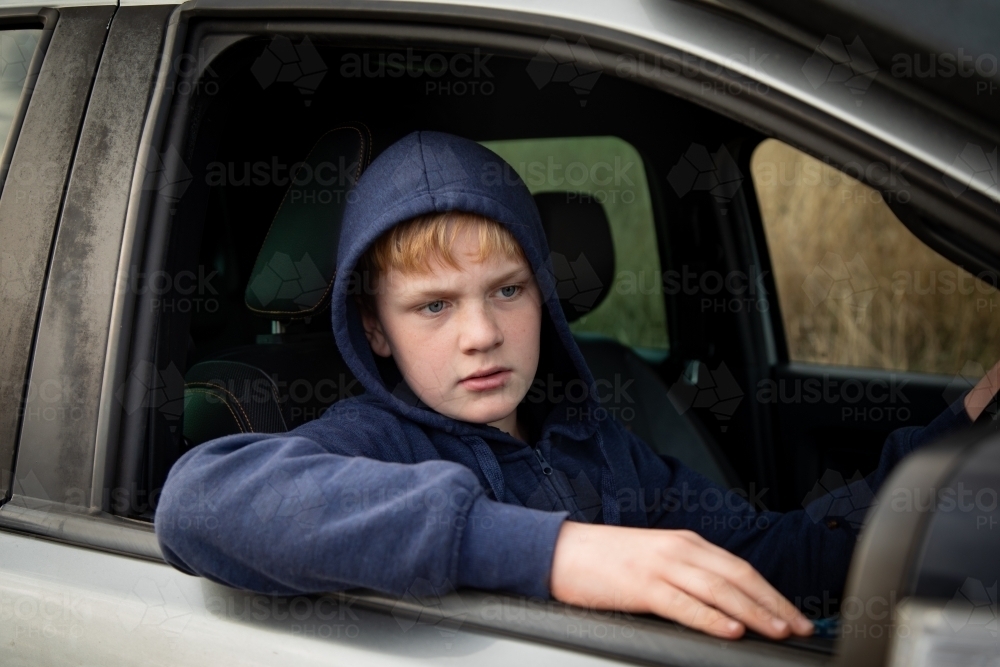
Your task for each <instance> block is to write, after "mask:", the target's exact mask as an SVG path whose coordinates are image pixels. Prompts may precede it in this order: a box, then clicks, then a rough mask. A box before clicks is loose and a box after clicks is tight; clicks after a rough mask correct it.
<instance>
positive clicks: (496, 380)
mask: <svg viewBox="0 0 1000 667" xmlns="http://www.w3.org/2000/svg"><path fill="white" fill-rule="evenodd" d="M511 374H512V371H511V370H510V369H509V368H504V367H502V366H492V367H490V368H484V369H483V370H480V371H476V372H475V373H472V374H470V375H467V376H465V377H464V378H462V379H461V380H459V381H458V383H459V384H460V385H462V386H463V387H465V388H466V389H469V390H471V391H487V390H489V389H496V388H497V387H502V386H503V385H505V384H506V383H507V380H508V379H510V376H511Z"/></svg>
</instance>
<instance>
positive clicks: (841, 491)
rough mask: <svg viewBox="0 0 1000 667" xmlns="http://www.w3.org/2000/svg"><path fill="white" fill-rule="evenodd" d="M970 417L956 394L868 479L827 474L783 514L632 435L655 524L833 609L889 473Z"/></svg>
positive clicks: (898, 434)
mask: <svg viewBox="0 0 1000 667" xmlns="http://www.w3.org/2000/svg"><path fill="white" fill-rule="evenodd" d="M969 423H970V421H969V418H968V415H967V414H966V412H965V410H964V408H963V407H962V398H959V399H958V400H957V401H956V402H955V403H953V404H952V405H951V406H950V407H949V408H946V409H945V410H944V411H943V412H942V413H941V414H940V415H938V416H937V417H936V418H935V419H934V420H933V421H932V422H931V423H930V424H928V425H927V426H924V427H905V428H900V429H896V430H895V431H893V432H892V433H891V434H890V435H889V436H888V438H887V439H886V441H885V444H884V445H883V448H882V456H881V460H880V463H879V467H878V469H877V470H875V472H873V473H872V474H870V475H869V476H868V477H866V478H864V479H858V480H856V481H854V482H852V483H850V484H847V485H846V486H841V485H843V480H842V479H841V478H840V476H839V475H836V474H834V475H833V476H834V477H836V478H837V479H836V480H833V482H835V483H831V480H827V477H825V476H824V477H823V478H822V479H821V480H820V481H819V482H818V483H817V485H816V489H814V493H813V494H810V496H809V498H807V500H810V502H809V503H808V504H805V502H804V504H805V507H804V509H800V510H795V511H791V512H786V513H779V512H771V511H767V509H766V508H765V507H764V505H763V503H762V502H761V500H760V495H762V493H763V492H761V493H760V494H757V495H753V494H754V491H753V489H751V492H750V493H751V495H749V496H748V495H747V493H746V492H744V491H743V490H742V489H729V490H727V489H725V488H723V487H720V486H718V485H716V484H715V483H714V482H712V481H710V480H708V479H707V478H705V477H703V476H701V475H699V474H698V473H696V472H694V471H693V470H691V469H689V468H687V467H686V466H684V465H683V464H681V463H680V462H679V461H677V460H676V459H673V458H670V457H663V458H661V457H659V456H657V455H656V454H655V453H654V452H653V451H652V450H651V449H650V448H649V447H648V446H647V445H645V443H643V442H642V441H641V440H639V439H638V438H636V437H635V436H631V439H632V448H631V449H632V455H633V458H634V460H635V463H636V468H637V470H638V472H639V476H640V480H641V486H642V494H643V496H644V498H643V499H644V502H645V503H646V506H645V507H646V508H648V509H647V512H646V515H647V520H648V525H649V526H650V527H655V528H674V529H676V528H686V529H689V530H693V531H695V532H697V533H699V534H700V535H702V537H704V538H705V539H707V540H709V541H711V542H712V543H714V544H717V545H719V546H721V547H724V548H725V549H727V550H728V551H730V552H732V553H734V554H736V555H737V556H740V557H741V558H743V559H745V560H747V561H748V562H749V563H750V564H751V565H753V566H754V568H756V569H757V570H758V571H759V572H760V573H761V574H763V575H764V577H765V578H767V579H768V581H770V582H771V584H772V585H774V586H775V588H777V589H778V590H779V591H780V592H781V593H782V594H783V595H784V596H785V597H787V598H788V599H789V600H791V601H793V602H794V603H795V604H797V605H798V606H799V607H800V608H803V609H804V610H806V611H809V612H813V613H816V614H819V615H829V613H831V611H832V610H831V609H828V608H826V607H824V606H823V605H827V606H828V605H829V603H830V601H831V600H832V599H836V598H838V597H839V596H840V594H841V592H842V591H843V587H844V584H845V580H846V576H847V569H848V566H849V565H850V561H851V556H852V554H853V551H854V546H855V543H856V540H857V536H858V532H859V530H860V528H861V525H862V523H863V521H864V517H865V515H866V514H867V512H868V511H869V509H870V507H871V506H872V505H873V504H874V503H875V495H876V494H877V493H878V490H879V488H880V487H881V485H882V484H883V483H884V481H885V479H886V478H887V477H888V475H889V474H890V472H891V471H892V470H893V469H894V468H895V466H896V465H897V464H898V463H899V461H900V460H901V459H902V458H903V457H905V456H906V455H907V454H909V453H910V452H912V451H914V450H916V449H918V448H919V447H922V446H924V445H926V444H928V443H930V442H931V441H933V440H935V439H937V438H939V437H941V436H943V435H945V434H947V433H950V432H953V431H955V430H957V429H959V428H961V427H963V426H967V425H968V424H969ZM826 486H829V488H831V489H833V490H832V491H826V488H825V487H826ZM835 487H836V488H835Z"/></svg>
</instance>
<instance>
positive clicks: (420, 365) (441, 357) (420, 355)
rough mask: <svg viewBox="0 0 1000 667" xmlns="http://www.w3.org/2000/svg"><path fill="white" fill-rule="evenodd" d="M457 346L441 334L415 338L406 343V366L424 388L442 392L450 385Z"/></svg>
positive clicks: (435, 333) (436, 333) (438, 332)
mask: <svg viewBox="0 0 1000 667" xmlns="http://www.w3.org/2000/svg"><path fill="white" fill-rule="evenodd" d="M456 348H457V344H456V343H455V342H454V341H453V340H450V339H449V337H448V336H447V335H445V334H444V333H443V332H440V331H437V332H434V333H433V334H432V335H428V336H415V337H411V338H410V339H409V340H408V341H407V350H406V357H407V362H408V363H407V365H408V366H409V370H410V372H411V373H413V374H414V375H415V376H416V377H415V379H417V380H418V381H419V382H420V383H421V384H422V385H423V386H424V387H427V388H428V389H438V390H444V389H445V388H446V387H447V386H449V385H450V384H451V381H452V379H453V378H452V377H451V376H452V375H454V373H455V370H454V366H455V359H454V356H455V355H454V351H455V349H456Z"/></svg>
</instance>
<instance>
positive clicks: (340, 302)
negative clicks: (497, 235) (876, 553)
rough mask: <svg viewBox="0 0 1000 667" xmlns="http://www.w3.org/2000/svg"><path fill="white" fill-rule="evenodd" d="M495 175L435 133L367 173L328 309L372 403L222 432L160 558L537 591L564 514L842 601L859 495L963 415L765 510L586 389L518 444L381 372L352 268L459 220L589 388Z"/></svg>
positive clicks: (263, 576)
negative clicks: (487, 226)
mask: <svg viewBox="0 0 1000 667" xmlns="http://www.w3.org/2000/svg"><path fill="white" fill-rule="evenodd" d="M505 166H506V165H505V164H504V163H503V161H502V160H501V158H500V157H498V156H497V155H496V154H494V153H492V152H491V151H489V150H488V149H486V148H484V147H482V146H480V145H479V144H477V143H475V142H473V141H469V140H467V139H462V138H460V137H456V136H452V135H448V134H443V133H439V132H414V133H412V134H410V135H408V136H406V137H405V138H403V139H402V140H400V141H399V142H397V143H395V144H394V145H392V146H391V147H390V148H388V149H387V150H386V151H385V152H384V153H382V154H381V155H380V156H379V157H378V158H377V159H376V160H375V161H374V162H373V163H372V165H371V166H370V167H369V169H368V170H367V171H366V172H365V173H364V174H363V176H362V177H361V178H360V179H359V181H358V183H357V187H356V190H355V195H353V196H352V198H351V200H352V201H351V203H350V204H349V205H348V206H347V208H346V210H345V213H344V220H343V224H342V230H341V236H340V244H339V248H338V257H337V261H338V264H337V266H338V268H337V276H336V280H335V283H334V287H333V292H332V296H331V311H332V317H333V328H334V334H335V337H336V341H337V345H338V347H339V349H340V352H341V354H342V355H343V358H344V360H345V362H346V363H347V364H348V366H349V367H350V369H351V371H352V372H353V373H354V374H355V376H356V377H357V378H358V380H359V381H360V383H361V384H362V385H363V386H364V388H365V390H366V392H367V393H365V394H364V395H362V396H360V397H356V398H350V399H346V400H343V401H340V402H338V403H336V404H335V405H334V406H333V407H332V408H331V409H330V410H328V411H327V412H326V413H325V414H323V416H322V417H320V418H319V419H316V420H315V421H312V422H309V423H306V424H304V425H302V426H300V427H298V428H296V429H295V430H293V431H291V432H288V433H284V434H262V433H244V434H240V435H232V436H227V437H224V438H219V439H217V440H213V441H211V442H207V443H205V444H202V445H200V446H198V447H196V448H194V449H192V450H191V451H190V452H188V453H186V454H185V455H184V456H182V457H181V458H180V459H179V460H178V461H177V463H176V464H175V465H174V467H173V468H172V470H171V471H170V474H169V476H168V478H167V481H166V484H165V486H164V489H163V493H162V495H161V497H160V502H159V504H158V506H157V510H156V534H157V537H158V538H159V542H160V546H161V548H162V550H163V555H164V557H165V558H166V559H167V561H168V562H169V563H171V564H172V565H174V566H175V567H177V568H179V569H181V570H184V571H186V572H190V573H195V574H199V575H202V576H205V577H208V578H209V579H212V580H214V581H217V582H220V583H223V584H228V585H230V586H235V587H238V588H243V589H249V590H253V591H257V592H261V593H269V594H297V593H312V592H324V591H334V590H342V589H346V588H353V587H365V588H370V589H375V590H378V591H382V592H385V593H389V594H394V595H404V594H406V593H407V592H408V591H414V590H417V589H418V588H419V589H421V590H425V591H426V590H430V589H432V590H435V591H438V592H444V591H448V590H451V589H454V588H457V587H464V586H468V587H475V588H482V589H493V590H504V591H509V592H512V593H519V594H524V595H531V596H538V597H542V598H547V597H549V588H548V580H549V571H550V569H551V565H552V554H553V550H554V547H555V542H556V538H557V535H558V533H559V529H560V526H561V525H562V522H563V521H564V520H566V519H571V520H574V521H581V522H590V523H605V524H614V525H623V526H637V527H649V528H685V529H690V530H693V531H696V532H698V533H700V534H701V535H702V536H704V537H705V538H706V539H708V540H710V541H711V542H713V543H715V544H718V545H720V546H722V547H724V548H726V549H728V550H729V551H731V552H733V553H735V554H737V555H739V556H741V557H742V558H744V559H746V560H748V561H749V562H750V563H751V564H752V565H753V566H754V567H756V568H757V569H758V570H759V571H760V572H761V573H762V574H763V575H764V576H765V577H766V578H767V579H768V580H770V581H771V583H772V584H774V585H775V586H776V587H777V588H778V590H780V591H781V592H782V593H783V594H784V595H786V596H787V597H789V598H790V599H792V600H793V601H798V602H799V604H803V602H804V601H806V600H807V599H808V598H810V597H812V598H813V599H815V600H819V599H823V597H824V593H825V594H826V596H828V597H829V596H832V597H836V596H838V595H839V594H840V591H841V590H842V588H843V585H844V580H845V577H846V572H847V567H848V564H849V562H850V557H851V553H852V550H853V547H854V544H855V540H856V538H857V531H858V529H859V526H860V523H861V518H862V517H863V514H864V510H865V508H866V507H868V505H870V503H871V500H872V494H873V493H874V492H876V491H877V489H878V487H879V485H881V483H882V482H883V481H884V479H885V477H886V475H887V474H888V473H889V471H890V470H891V469H892V467H893V466H894V465H895V464H896V463H897V462H898V461H899V460H900V459H901V458H902V457H903V456H905V455H906V454H907V453H909V452H910V451H912V450H913V449H915V448H916V447H918V446H920V445H921V444H923V443H925V442H927V441H929V440H931V439H933V438H934V437H937V436H939V435H941V434H943V433H944V432H946V431H948V430H951V429H954V428H957V427H958V426H960V425H965V424H968V423H969V420H968V417H967V416H966V414H965V412H964V410H962V409H961V404H960V403H958V402H956V403H955V404H954V405H953V406H952V409H949V410H945V411H944V412H943V413H942V414H941V415H940V416H939V417H938V418H937V419H935V420H934V422H932V423H931V425H929V426H928V427H924V428H916V427H909V428H905V429H900V430H898V431H895V432H894V433H893V434H892V435H891V436H890V437H889V439H888V441H887V442H886V444H885V446H884V449H883V453H882V458H881V462H880V465H879V468H878V470H876V471H875V472H874V473H872V474H871V475H869V476H868V477H867V478H866V479H865V480H861V481H859V482H856V483H854V484H852V485H850V486H848V487H845V488H842V489H841V490H840V491H838V492H837V493H836V495H835V497H834V496H825V497H821V498H819V499H817V500H816V501H814V502H813V503H812V504H811V505H810V506H809V507H808V508H807V509H806V510H799V511H795V512H789V513H785V514H779V513H775V512H767V511H763V510H761V509H760V508H759V507H754V506H753V505H752V504H751V503H750V502H748V501H747V500H746V499H745V498H744V497H743V496H741V495H740V494H739V493H738V492H735V491H727V490H726V489H724V488H722V487H719V486H717V485H716V484H714V483H713V482H711V481H709V480H708V479H706V478H705V477H703V476H701V475H699V474H698V473H696V472H694V471H693V470H691V469H689V468H687V467H685V466H684V465H683V464H681V463H680V462H679V461H677V460H676V459H672V458H669V457H660V456H658V455H657V454H656V453H655V452H654V451H653V450H652V449H650V447H649V446H647V445H646V444H645V443H644V442H642V441H641V440H639V439H638V438H637V437H636V436H634V435H632V434H631V433H630V432H629V431H627V430H626V429H625V428H624V427H623V426H622V425H621V424H620V423H619V422H617V421H615V420H614V419H612V418H604V419H599V418H598V417H599V416H601V415H606V412H605V411H598V410H596V408H597V405H598V404H597V402H596V401H595V400H593V398H592V397H593V396H594V395H595V392H594V391H590V392H589V393H587V394H586V397H585V399H584V401H585V404H584V407H582V408H581V404H580V403H574V404H573V408H574V409H573V410H572V411H570V410H568V409H567V408H568V407H569V406H568V405H567V403H566V402H565V401H562V402H560V401H557V400H555V399H553V398H552V396H551V395H550V394H549V393H548V392H544V391H543V392H538V393H537V395H536V394H532V392H530V391H529V395H528V397H527V398H526V399H525V401H524V402H523V403H522V405H521V406H520V407H519V417H520V418H522V419H523V420H524V421H525V422H526V423H527V424H528V432H529V433H530V436H531V437H530V438H529V440H530V442H529V443H525V442H522V441H520V440H517V439H516V438H514V437H512V436H510V435H508V434H506V433H504V432H502V431H500V430H498V429H496V428H494V427H491V426H488V425H483V424H473V423H467V422H462V421H458V420H455V419H452V418H449V417H445V416H443V415H441V414H439V413H437V412H434V411H433V410H431V409H429V408H427V407H426V406H424V405H422V404H421V403H420V401H419V400H418V399H417V397H416V396H415V395H414V393H413V392H412V391H411V390H410V389H409V387H408V386H407V385H406V383H405V381H404V380H403V378H402V377H400V376H399V374H398V370H396V369H395V367H394V365H393V364H392V363H391V362H390V363H388V364H386V363H383V362H382V361H378V362H376V357H375V355H373V353H372V351H371V349H370V347H369V345H368V342H367V340H366V338H365V334H364V330H363V328H362V325H361V319H360V315H359V312H358V308H357V306H356V303H355V298H354V295H353V293H354V291H355V290H356V289H358V286H359V284H360V282H359V281H358V280H357V272H356V265H357V264H358V261H359V259H360V258H361V256H362V255H363V254H364V252H365V250H366V249H367V248H368V247H369V246H370V245H371V244H372V243H373V242H374V241H375V239H377V238H378V237H379V236H380V235H382V234H383V233H384V232H386V231H387V230H389V229H390V228H392V227H393V226H394V225H396V224H398V223H400V222H402V221H404V220H407V219H410V218H412V217H414V216H416V215H420V214H424V213H429V212H435V211H437V212H440V211H448V210H456V209H457V210H463V211H469V212H474V213H479V214H482V215H485V216H487V217H489V218H492V219H494V220H497V221H498V222H500V223H501V224H503V225H504V226H505V227H506V228H507V229H509V230H510V232H511V233H512V234H513V236H514V237H515V238H516V239H517V241H518V242H519V243H520V244H521V247H522V248H523V249H524V252H525V255H526V257H527V259H528V261H529V263H530V264H531V266H532V268H533V270H534V272H535V277H536V280H537V282H538V284H539V287H540V288H541V292H542V294H543V296H544V298H545V305H546V309H545V317H543V327H542V337H541V338H542V339H541V341H540V344H541V359H542V361H541V362H540V366H539V371H538V375H537V376H536V377H537V378H545V379H546V381H549V382H551V381H559V382H563V383H564V384H563V385H562V386H564V387H565V386H566V383H569V382H570V381H574V380H575V381H576V382H577V383H578V386H584V387H590V388H591V389H593V383H594V379H593V377H592V375H591V373H590V371H589V369H588V368H587V365H586V363H585V362H584V359H583V357H582V355H581V353H580V350H579V348H578V347H577V345H576V343H575V341H574V339H573V336H572V334H571V332H570V330H569V327H568V325H567V322H566V319H565V317H564V315H563V312H562V309H561V307H560V305H559V300H558V296H557V295H556V293H555V289H554V280H553V273H552V270H551V265H550V264H549V260H548V256H549V251H548V247H547V244H546V240H545V236H544V232H543V230H542V224H541V220H540V218H539V213H538V209H537V208H536V206H535V204H534V200H533V199H532V197H531V195H530V193H529V192H528V189H527V188H526V187H525V185H524V184H523V183H522V182H521V181H520V180H516V179H513V180H512V179H510V178H490V177H488V176H487V175H490V174H497V173H504V174H510V173H512V170H511V169H509V168H505V169H499V168H498V167H505ZM532 396H535V397H536V398H535V399H532V398H531V397H532ZM587 408H590V409H587ZM665 409H670V408H669V406H665ZM571 414H572V415H575V416H574V417H573V418H570V416H569V415H571ZM829 517H839V520H837V521H830V520H827V519H828V518H829ZM806 606H808V604H806Z"/></svg>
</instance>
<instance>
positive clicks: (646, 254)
mask: <svg viewBox="0 0 1000 667" xmlns="http://www.w3.org/2000/svg"><path fill="white" fill-rule="evenodd" d="M483 145H484V146H486V147H487V148H489V149H490V150H492V151H494V152H495V153H497V154H498V155H499V156H500V157H502V158H503V159H504V160H506V161H507V162H508V163H510V165H511V167H513V168H514V170H515V171H517V173H518V175H519V176H520V177H521V178H522V179H523V180H524V182H525V183H526V184H527V186H528V189H529V190H530V191H531V194H537V193H539V192H567V191H569V192H574V193H579V194H580V195H581V196H586V197H592V198H593V199H594V200H595V201H597V202H599V203H600V204H601V206H602V207H603V208H604V212H605V214H606V215H607V216H608V223H609V224H610V226H611V239H612V241H613V242H614V244H615V285H614V286H613V287H612V289H611V291H610V292H609V293H608V295H607V296H606V297H605V298H604V300H603V301H602V302H601V303H600V304H598V306H597V307H596V308H595V309H594V310H593V311H592V312H590V313H588V314H586V315H584V316H583V317H581V318H580V319H578V320H577V321H575V322H573V323H572V324H571V325H570V328H571V329H572V331H573V333H574V334H575V335H576V336H578V337H582V338H587V337H599V338H610V339H613V340H617V341H618V342H620V343H622V344H623V345H627V346H629V347H631V348H632V349H634V350H635V351H636V352H637V353H638V354H639V355H641V356H643V357H645V358H646V359H648V360H650V361H660V360H662V359H664V358H665V357H666V356H667V351H668V347H669V346H668V337H667V318H666V312H665V310H664V306H663V291H662V289H661V286H660V284H659V281H655V280H654V281H649V282H651V283H652V284H651V285H649V286H642V287H643V288H642V289H640V286H641V285H640V282H641V279H642V277H643V276H659V275H661V273H660V257H659V254H658V251H657V248H658V246H657V242H656V227H655V225H654V221H653V207H652V204H651V202H650V196H649V187H648V185H647V182H646V172H645V169H644V168H643V163H642V158H641V157H640V156H639V153H638V151H636V149H635V147H633V146H632V145H631V144H630V143H628V142H627V141H625V140H623V139H619V138H618V137H608V136H605V137H567V138H562V137H560V138H552V139H517V140H509V141H485V142H483ZM646 287H648V289H647V288H646Z"/></svg>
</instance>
